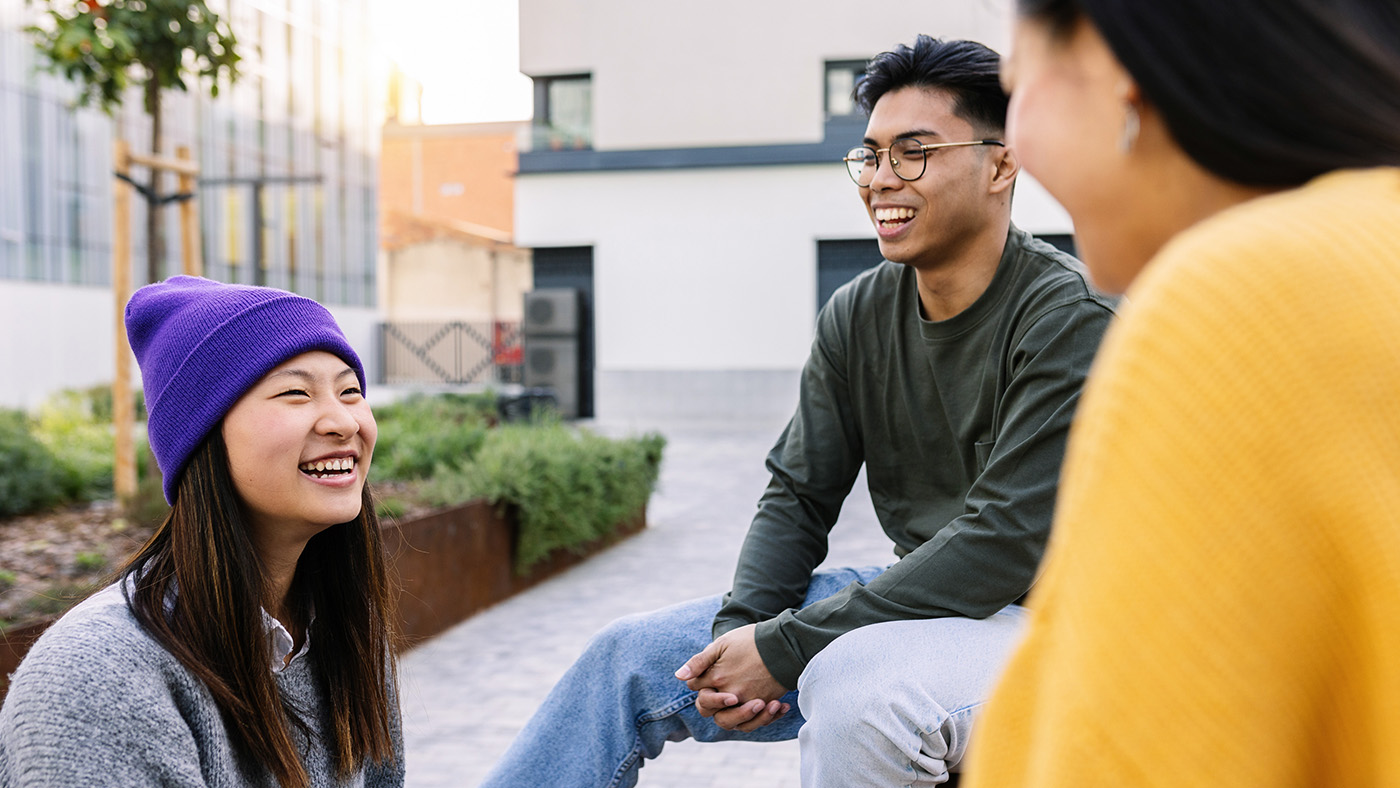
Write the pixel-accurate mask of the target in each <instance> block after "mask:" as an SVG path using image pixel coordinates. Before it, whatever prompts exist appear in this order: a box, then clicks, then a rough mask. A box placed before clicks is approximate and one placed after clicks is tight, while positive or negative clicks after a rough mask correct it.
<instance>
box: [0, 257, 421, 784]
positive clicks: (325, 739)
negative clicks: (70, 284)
mask: <svg viewBox="0 0 1400 788" xmlns="http://www.w3.org/2000/svg"><path fill="white" fill-rule="evenodd" d="M126 326H127V332H128V334H129V336H130V339H131V347H132V350H133V351H135V354H136V358H137V361H138V362H139V363H140V365H141V372H142V378H143V384H144V387H145V392H146V407H147V411H148V413H149V422H148V425H149V436H150V443H151V448H152V450H153V451H154V453H155V456H156V461H157V463H158V464H159V466H160V469H161V472H162V474H163V478H164V489H165V497H166V500H167V501H169V502H170V504H171V506H172V508H171V510H170V513H169V515H168V516H167V517H166V518H165V520H164V522H162V523H161V525H160V527H159V529H158V530H157V532H156V534H155V535H154V536H153V537H151V540H150V541H149V542H148V543H147V544H146V546H145V547H143V548H142V549H141V550H140V552H139V553H137V555H136V556H135V557H134V558H132V559H131V561H130V562H129V563H128V564H127V565H126V567H125V568H124V569H123V570H122V571H121V572H120V576H119V579H118V581H117V582H116V583H114V584H113V585H111V586H109V587H107V588H106V589H104V590H102V591H99V592H98V593H97V594H95V595H93V596H92V597H90V598H88V599H87V600H86V601H84V602H83V603H81V604H80V605H78V606H77V607H75V608H73V610H71V611H69V613H68V614H67V615H65V616H64V617H63V618H62V619H60V620H59V621H58V622H57V623H56V624H54V625H53V627H51V628H50V629H49V631H48V632H46V633H45V634H44V636H43V637H42V638H40V640H39V641H38V643H36V644H35V646H34V648H33V649H32V650H31V651H30V653H29V655H28V656H27V657H26V659H25V660H24V663H23V664H22V665H20V667H19V669H18V670H17V671H16V672H15V674H14V678H13V682H12V683H11V685H10V691H9V695H8V697H7V698H6V700H5V705H4V708H3V710H0V786H18V785H45V786H93V785H103V786H146V785H162V786H215V785H221V786H244V785H257V786H282V787H283V788H289V787H291V786H312V785H315V786H366V787H367V788H373V787H377V786H401V785H402V784H403V775H404V767H403V744H402V735H401V729H400V718H399V713H398V700H397V692H396V688H395V668H394V659H393V652H392V649H391V629H392V626H391V622H392V620H393V618H392V596H391V594H390V581H389V579H388V577H387V574H386V570H385V566H384V559H383V549H382V545H381V543H380V535H379V523H378V521H377V519H376V517H375V513H374V506H373V503H372V499H371V496H370V492H369V488H368V487H367V485H366V484H365V477H366V475H367V474H368V472H369V468H370V461H371V459H372V456H373V451H374V443H375V437H376V427H375V423H374V416H373V415H372V414H371V413H370V408H369V405H368V403H366V401H365V399H364V384H365V380H364V377H365V375H364V368H363V366H362V365H361V363H360V359H359V357H358V356H357V355H356V354H355V351H354V350H353V349H352V348H351V347H350V345H349V343H348V342H347V341H346V339H345V335H344V334H343V333H342V332H341V330H340V327H339V326H338V325H337V324H336V322H335V319H334V318H333V317H332V316H331V314H330V313H329V312H328V311H327V310H326V309H325V308H324V307H322V306H321V305H320V304H318V303H316V302H315V301H312V300H310V299H308V298H303V297H301V296H298V295H295V294H292V293H288V292H285V291H281V290H275V289H272V288H266V287H248V286H242V285H229V284H223V283H219V282H214V281H211V280H207V279H201V278H197V277H187V276H178V277H174V278H172V279H169V280H167V281H165V282H160V283H157V284H153V285H148V286H146V287H143V288H141V289H140V290H138V291H137V292H136V294H135V295H134V296H132V298H131V301H130V302H129V303H128V304H127V308H126Z"/></svg>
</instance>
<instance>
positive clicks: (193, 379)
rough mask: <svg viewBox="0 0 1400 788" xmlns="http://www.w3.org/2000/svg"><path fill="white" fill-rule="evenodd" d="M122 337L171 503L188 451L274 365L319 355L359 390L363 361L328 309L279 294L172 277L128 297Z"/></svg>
mask: <svg viewBox="0 0 1400 788" xmlns="http://www.w3.org/2000/svg"><path fill="white" fill-rule="evenodd" d="M126 333H127V336H128V338H129V339H130V340H131V349H132V351H134V352H135V353H136V361H137V363H139V364H140V365H141V378H142V385H143V386H144V388H145V390H146V413H147V430H148V432H149V435H150V441H151V450H152V451H153V452H154V453H155V455H156V463H157V464H158V465H160V470H161V474H162V476H163V477H164V482H165V484H164V486H165V500H166V501H167V502H169V503H171V504H174V503H175V491H176V490H177V489H178V488H179V481H180V474H181V473H182V472H183V471H184V469H185V464H186V463H187V462H189V459H190V455H191V454H193V453H194V451H195V449H197V448H198V447H199V445H200V444H201V443H203V442H204V438H205V437H206V436H207V435H208V434H209V431H210V430H211V429H213V428H214V425H216V424H218V423H219V421H220V420H221V419H223V417H224V414H226V413H228V410H229V408H231V407H233V405H234V403H235V402H237V401H238V399H239V397H242V396H243V393H244V392H246V391H247V390H248V389H250V388H252V387H253V385H254V384H255V383H257V382H258V381H259V380H261V379H262V377H263V376H264V375H266V374H267V373H268V372H270V371H271V370H272V369H273V368H274V367H276V366H277V365H278V364H281V363H282V362H284V361H286V360H287V359H290V358H294V357H296V356H299V355H301V354H302V353H306V352H308V351H311V350H324V351H327V352H329V353H334V354H335V355H337V356H339V357H340V358H341V359H343V360H344V361H345V363H347V364H349V365H350V366H351V367H353V368H354V369H355V375H356V376H357V377H359V379H360V387H361V389H363V388H364V385H365V370H364V366H363V365H361V364H360V357H359V356H357V355H355V351H354V349H353V348H351V347H350V343H349V342H347V341H346V339H345V334H343V333H342V332H341V330H340V326H338V325H336V322H335V318H334V317H331V313H330V312H328V311H327V310H326V308H325V307H323V306H321V305H320V304H318V303H316V302H315V301H312V300H311V299H309V298H304V297H302V296H299V295H296V294H295V293H288V292H287V291H285V290H277V289H275V288H271V287H252V286H249V285H230V284H224V283H223V282H215V281H213V280H211V279H202V278H200V277H197V276H175V277H171V278H170V279H167V280H165V281H164V282H157V283H155V284H151V285H146V286H145V287H143V288H141V289H140V290H137V291H136V293H135V294H134V295H132V296H131V300H130V301H128V302H127V304H126Z"/></svg>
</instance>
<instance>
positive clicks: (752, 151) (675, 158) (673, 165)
mask: <svg viewBox="0 0 1400 788" xmlns="http://www.w3.org/2000/svg"><path fill="white" fill-rule="evenodd" d="M823 131H824V136H825V139H824V140H823V141H821V142H809V143H794V144H791V145H734V146H730V147H716V148H656V149H651V150H560V151H553V150H548V151H545V150H540V151H522V152H521V154H520V165H519V168H518V172H519V173H520V174H521V175H529V174H532V173H546V172H604V171H609V170H675V169H689V168H696V167H771V166H774V165H778V164H830V165H832V166H833V167H835V166H837V165H838V164H839V162H840V161H841V157H842V156H845V155H846V151H848V150H850V149H851V147H852V146H854V145H859V144H860V140H861V136H862V135H863V134H864V132H865V118H857V119H847V118H840V119H833V120H831V121H828V122H827V123H826V126H825V128H824V129H823Z"/></svg>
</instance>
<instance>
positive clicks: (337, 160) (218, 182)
mask: <svg viewBox="0 0 1400 788" xmlns="http://www.w3.org/2000/svg"><path fill="white" fill-rule="evenodd" d="M210 7H211V8H212V9H213V10H214V11H215V12H216V13H218V14H220V15H221V16H223V17H224V18H226V19H227V20H228V21H229V22H230V24H231V26H232V28H233V31H234V34H235V36H236V37H237V39H238V52H239V54H240V55H241V56H242V58H243V60H242V63H241V64H240V71H241V72H242V76H241V78H240V79H239V80H238V81H237V82H236V83H234V84H233V85H232V86H222V88H223V89H222V90H221V91H220V95H219V98H218V99H210V98H209V96H208V95H207V92H205V91H204V90H203V89H202V88H200V89H197V90H196V89H192V90H191V92H189V93H182V92H179V91H166V92H165V93H164V94H163V105H162V106H163V112H162V115H163V128H164V134H163V136H164V142H163V146H162V154H163V155H173V153H174V151H175V150H176V149H177V148H178V147H180V146H187V147H189V149H190V150H191V151H192V155H193V157H194V159H195V160H196V161H197V162H198V164H199V166H200V186H199V188H198V190H197V193H198V200H199V203H198V204H199V217H200V225H201V230H202V239H201V247H202V250H201V251H202V258H203V263H204V274H205V275H206V276H209V277H212V278H215V279H220V280H223V281H229V282H242V283H248V284H266V285H271V286H274V287H281V288H285V289H289V290H294V291H296V292H299V293H301V294H303V295H307V296H310V297H313V298H316V299H318V300H320V301H322V302H323V303H325V304H326V305H327V306H329V307H331V308H332V310H333V311H335V313H336V315H337V317H338V318H339V319H340V320H341V323H342V325H344V327H345V328H346V330H347V333H349V334H351V337H350V338H351V341H352V343H354V344H355V345H356V347H357V348H358V349H359V350H360V351H361V354H362V355H363V356H364V357H365V360H366V361H367V362H368V361H370V360H371V358H372V356H373V354H372V353H370V352H369V351H370V350H371V349H372V348H371V339H370V338H371V337H372V327H373V322H374V320H375V293H376V283H375V277H376V273H375V271H376V260H377V247H378V239H377V224H378V218H377V215H376V199H375V192H376V188H377V171H378V157H379V132H380V128H381V126H382V123H383V113H384V101H383V96H384V95H385V90H386V83H385V80H386V76H385V75H386V69H384V68H380V67H379V65H378V64H377V63H376V61H375V59H374V57H373V56H372V54H371V52H372V48H371V46H370V40H369V39H370V20H369V13H370V9H369V0H211V2H210ZM39 14H40V6H38V5H37V4H29V3H26V2H25V0H0V330H3V331H4V333H5V336H6V339H5V340H4V342H3V343H0V366H3V368H4V369H6V370H7V374H5V375H2V376H0V407H4V406H8V407H32V406H33V405H35V404H37V403H38V402H39V401H41V400H42V399H43V398H44V397H45V396H47V394H49V393H51V392H52V391H54V390H56V389H59V388H63V387H66V386H77V385H94V384H99V383H102V382H105V381H107V380H110V379H111V376H112V369H113V361H112V358H113V348H114V342H115V338H114V332H115V315H116V305H115V303H114V299H113V297H112V293H111V290H110V284H111V281H112V251H113V250H112V243H113V224H112V223H113V218H112V211H113V185H114V182H115V181H114V177H113V166H112V165H113V160H112V148H113V141H114V140H115V139H118V138H121V139H124V140H126V141H127V142H128V143H129V144H130V146H131V149H132V151H133V152H139V153H148V152H150V136H151V130H150V123H149V120H148V119H147V117H146V116H145V114H144V111H143V108H142V102H141V100H140V95H139V93H137V92H136V91H133V92H132V93H131V94H130V96H129V97H128V99H127V103H126V105H125V106H124V107H123V108H122V109H121V110H119V111H118V113H117V114H116V115H115V116H114V117H112V118H108V117H107V116H106V115H104V114H103V113H102V112H100V111H98V110H95V109H75V108H74V107H73V105H74V99H75V97H76V95H77V90H76V88H75V87H74V86H72V85H71V84H69V83H68V82H66V81H64V80H63V79H62V78H61V77H58V76H55V75H52V74H48V73H45V72H43V71H41V70H39V68H38V63H39V58H38V56H37V53H36V52H35V50H34V47H33V44H32V42H31V40H30V37H29V35H28V34H26V33H25V32H24V28H25V27H26V26H27V25H30V24H33V23H35V21H36V20H37V19H38V17H39ZM133 177H135V178H136V179H137V180H138V182H144V181H145V180H146V178H147V177H148V176H147V174H146V172H145V171H144V170H142V169H141V168H136V170H135V171H134V172H133ZM176 186H177V184H176V178H175V176H174V175H167V176H165V182H164V184H163V186H162V192H163V193H166V194H169V193H172V192H175V191H176ZM145 211H146V204H145V201H144V200H143V199H141V198H140V197H139V196H133V200H132V226H131V230H132V232H131V238H132V249H131V260H132V266H133V281H134V282H136V283H137V284H140V283H144V282H145V281H147V270H146V265H147V255H146V238H145V227H146V221H145V220H146V214H145ZM165 211H166V216H165V221H164V233H163V235H164V249H165V253H164V255H163V260H162V270H161V271H160V275H161V276H162V277H164V276H170V275H172V274H176V273H179V272H180V270H181V261H180V224H179V219H178V212H177V210H176V208H175V205H174V204H173V203H172V204H170V205H168V206H167V208H166V209H165Z"/></svg>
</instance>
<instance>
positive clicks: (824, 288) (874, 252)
mask: <svg viewBox="0 0 1400 788" xmlns="http://www.w3.org/2000/svg"><path fill="white" fill-rule="evenodd" d="M882 260H884V257H883V256H881V254H880V242H879V241H876V240H875V239H873V238H862V239H859V240H851V241H817V311H818V312H820V311H821V310H822V307H824V306H826V302H827V301H828V300H830V299H831V294H832V293H835V292H836V290H837V288H839V287H840V286H841V285H844V284H846V283H847V282H849V281H851V280H852V279H855V278H856V277H857V276H858V275H859V274H860V273H861V272H862V271H864V270H865V269H867V268H873V267H875V266H877V265H879V264H880V262H881V261H882Z"/></svg>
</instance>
